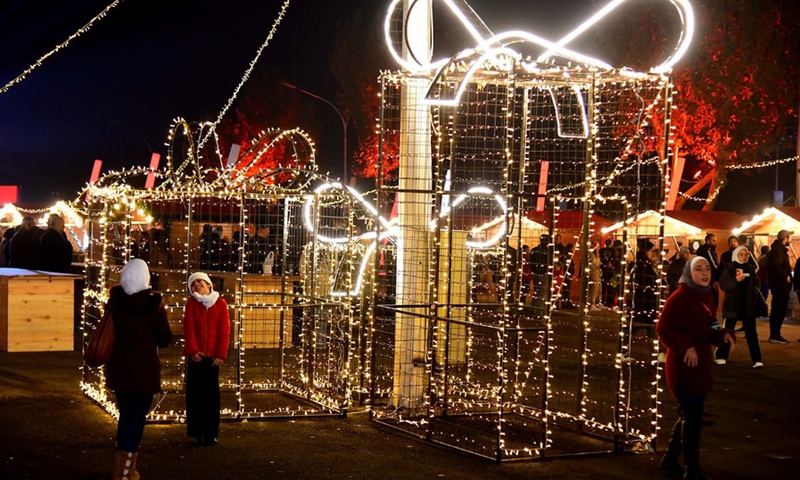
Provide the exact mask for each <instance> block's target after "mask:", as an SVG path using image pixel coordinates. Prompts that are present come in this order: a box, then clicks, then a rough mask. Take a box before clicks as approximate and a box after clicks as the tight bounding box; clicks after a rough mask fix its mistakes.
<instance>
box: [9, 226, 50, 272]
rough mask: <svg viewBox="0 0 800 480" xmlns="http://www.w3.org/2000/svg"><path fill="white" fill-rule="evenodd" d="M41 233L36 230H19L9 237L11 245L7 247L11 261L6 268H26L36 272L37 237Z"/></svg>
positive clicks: (37, 259) (37, 258) (37, 255)
mask: <svg viewBox="0 0 800 480" xmlns="http://www.w3.org/2000/svg"><path fill="white" fill-rule="evenodd" d="M41 234H42V231H41V230H40V229H38V228H32V229H30V230H25V229H24V228H22V229H19V230H18V231H17V233H15V234H14V236H13V237H11V244H10V245H9V247H8V251H9V254H10V255H11V259H10V260H9V263H8V266H9V267H12V268H27V269H28V270H36V269H37V268H39V236H40V235H41Z"/></svg>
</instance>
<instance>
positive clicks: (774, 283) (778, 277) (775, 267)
mask: <svg viewBox="0 0 800 480" xmlns="http://www.w3.org/2000/svg"><path fill="white" fill-rule="evenodd" d="M788 250H789V249H788V248H786V246H785V245H784V244H783V243H781V241H780V240H775V241H774V242H772V246H771V247H770V249H769V253H768V254H767V279H768V281H769V288H771V289H773V290H780V291H785V292H788V291H789V290H790V289H791V284H790V283H788V282H787V281H786V277H788V276H790V275H791V274H792V266H791V264H790V263H789V255H788V253H786V252H788ZM12 259H13V257H12Z"/></svg>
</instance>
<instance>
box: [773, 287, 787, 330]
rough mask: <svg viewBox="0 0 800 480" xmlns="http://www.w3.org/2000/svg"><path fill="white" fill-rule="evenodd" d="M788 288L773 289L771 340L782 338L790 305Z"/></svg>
mask: <svg viewBox="0 0 800 480" xmlns="http://www.w3.org/2000/svg"><path fill="white" fill-rule="evenodd" d="M789 293H790V290H789V289H788V288H773V289H772V310H771V311H770V312H769V338H775V337H780V336H781V326H782V325H783V319H784V318H786V308H787V307H788V305H789Z"/></svg>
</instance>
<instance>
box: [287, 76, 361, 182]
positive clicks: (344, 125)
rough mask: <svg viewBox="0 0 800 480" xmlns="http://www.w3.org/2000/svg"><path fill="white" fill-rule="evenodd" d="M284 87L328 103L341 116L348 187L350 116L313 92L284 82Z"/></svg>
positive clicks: (345, 176)
mask: <svg viewBox="0 0 800 480" xmlns="http://www.w3.org/2000/svg"><path fill="white" fill-rule="evenodd" d="M283 86H284V87H286V88H291V89H292V90H297V91H298V92H300V93H304V94H306V95H308V96H309V97H313V98H316V99H317V100H319V101H322V102H325V103H327V104H328V105H329V106H330V107H331V108H332V109H333V111H335V112H336V115H338V116H339V120H341V121H342V131H343V132H344V153H343V155H342V159H343V161H342V166H343V167H344V172H343V175H342V180H343V182H344V184H345V185H347V124H348V123H350V115H348V116H346V117H345V116H344V115H342V112H341V111H339V109H338V108H336V105H334V104H333V103H331V102H329V101H328V100H326V99H324V98H322V97H320V96H319V95H316V94H313V93H311V92H309V91H307V90H303V89H302V88H300V87H298V86H296V85H292V84H291V83H286V82H284V83H283Z"/></svg>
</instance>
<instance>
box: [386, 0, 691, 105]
mask: <svg viewBox="0 0 800 480" xmlns="http://www.w3.org/2000/svg"><path fill="white" fill-rule="evenodd" d="M442 1H443V2H445V4H446V5H447V7H449V8H450V10H451V11H452V12H453V13H454V14H455V16H456V18H457V19H458V20H459V21H460V22H461V24H462V25H463V26H464V28H465V29H466V31H467V32H468V33H469V34H470V36H472V38H474V39H475V41H476V42H477V46H475V47H473V48H470V49H466V50H463V51H461V52H460V53H458V54H457V55H455V56H454V57H452V58H450V59H447V58H445V59H439V60H432V61H422V60H421V59H423V56H422V55H420V54H418V52H414V51H413V49H414V47H413V45H411V44H410V42H408V41H407V40H408V38H409V37H411V36H413V35H414V34H415V32H414V31H413V30H409V29H408V28H402V29H401V32H402V34H403V35H404V37H403V39H402V46H403V48H404V50H406V51H407V52H408V53H409V57H411V58H413V59H414V61H409V60H406V59H405V58H403V56H402V55H401V54H400V53H399V52H398V51H397V49H396V48H395V43H396V42H395V41H394V40H393V38H392V24H393V18H395V17H396V15H397V12H396V11H397V9H398V6H400V5H401V3H402V2H401V0H392V2H391V4H390V5H389V9H388V12H387V15H386V20H385V22H384V35H385V37H386V44H387V46H388V48H389V53H390V54H391V55H392V56H393V57H394V59H395V60H396V61H397V62H398V64H400V65H401V66H402V67H403V68H404V69H406V70H407V71H409V72H429V71H433V70H437V73H436V75H435V77H434V80H433V82H432V83H431V85H430V87H429V89H428V94H427V96H426V99H425V101H426V102H427V103H430V104H435V105H455V104H458V102H459V101H460V98H461V93H463V91H464V89H465V85H466V84H467V83H468V82H469V80H470V78H471V77H472V76H473V75H474V74H475V71H476V70H477V69H478V68H479V67H480V66H482V65H483V64H484V63H486V62H494V63H498V61H499V58H500V57H502V56H506V57H509V58H512V59H514V60H515V61H518V62H519V63H521V64H522V65H523V67H524V68H526V69H527V70H531V71H534V70H536V68H537V66H536V62H539V63H541V62H544V61H545V60H547V59H549V58H551V57H553V56H555V55H558V56H561V57H563V58H565V59H567V60H571V61H575V62H579V63H581V64H584V65H587V66H591V67H596V68H601V69H612V68H613V67H612V66H611V65H609V64H608V63H606V62H604V61H602V60H600V59H597V58H593V57H590V56H587V55H583V54H581V53H578V52H576V51H573V50H570V49H568V48H566V45H567V44H569V43H570V42H571V41H572V40H574V39H575V38H577V37H578V36H580V35H581V34H582V33H583V32H585V31H587V30H588V29H589V28H591V27H592V26H594V25H595V24H596V23H597V22H599V21H600V20H602V19H603V18H605V17H606V15H608V14H609V13H611V12H612V11H613V10H615V9H616V8H617V7H619V6H620V5H622V4H623V3H625V2H626V1H629V0H613V1H612V2H610V3H609V4H608V5H606V6H605V7H603V8H602V9H600V10H599V11H598V12H597V13H595V14H594V15H592V16H591V17H590V18H589V19H588V20H586V21H585V22H583V23H582V24H580V25H579V26H578V27H577V28H576V29H575V30H573V31H572V32H570V33H569V34H567V35H566V36H564V37H563V38H561V39H560V40H558V41H557V42H551V41H549V40H547V39H544V38H542V37H539V36H537V35H534V34H532V33H528V32H523V31H508V32H503V33H500V34H497V35H492V34H491V31H490V30H489V28H488V27H487V26H486V24H485V23H483V21H482V20H481V19H480V17H478V15H477V14H476V13H475V12H474V11H473V10H472V8H470V7H469V5H468V4H467V3H466V1H465V0H442ZM668 1H669V2H670V3H671V4H672V5H673V6H674V7H675V8H676V9H677V11H678V15H679V16H680V19H681V23H682V24H683V30H682V31H681V34H680V36H679V39H678V43H677V45H676V46H675V50H674V51H673V53H672V55H670V56H669V57H668V58H667V60H666V61H664V62H663V63H661V64H660V65H658V66H656V67H653V68H651V71H652V72H654V73H665V72H667V71H669V70H670V69H671V68H672V67H673V65H675V63H677V62H678V61H679V60H680V59H681V58H682V57H683V56H684V55H685V54H686V51H687V50H688V49H689V45H690V44H691V41H692V37H693V35H694V27H695V19H694V11H693V10H692V6H691V4H690V3H689V1H688V0H668ZM419 5H420V4H419V3H417V2H414V3H412V4H411V6H410V7H409V11H408V12H406V13H407V17H406V18H405V19H404V23H405V22H406V20H407V18H409V17H411V10H413V9H414V8H415V7H417V6H419ZM409 26H410V25H404V26H403V27H409ZM519 42H530V43H534V44H536V45H540V46H542V47H544V48H545V49H546V50H545V52H544V53H542V54H541V55H540V56H539V57H538V58H537V59H536V62H534V63H526V62H522V61H521V60H520V59H521V56H520V55H519V54H518V53H517V52H515V51H513V50H511V49H510V48H508V46H509V45H511V44H514V43H519ZM467 60H470V61H471V62H472V63H473V65H472V66H471V67H470V68H469V70H468V72H467V74H466V75H464V77H463V78H462V79H461V80H460V85H459V86H458V88H456V92H455V95H453V96H452V97H449V98H448V97H444V98H442V97H439V98H436V97H434V96H433V95H432V93H433V92H434V86H435V85H437V83H438V82H439V81H440V80H441V79H443V78H444V77H445V76H446V75H447V73H448V72H450V71H451V67H452V65H453V64H454V63H457V62H463V61H467ZM475 64H478V67H475ZM630 74H631V75H635V72H633V73H630Z"/></svg>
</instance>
